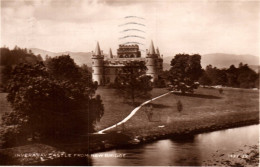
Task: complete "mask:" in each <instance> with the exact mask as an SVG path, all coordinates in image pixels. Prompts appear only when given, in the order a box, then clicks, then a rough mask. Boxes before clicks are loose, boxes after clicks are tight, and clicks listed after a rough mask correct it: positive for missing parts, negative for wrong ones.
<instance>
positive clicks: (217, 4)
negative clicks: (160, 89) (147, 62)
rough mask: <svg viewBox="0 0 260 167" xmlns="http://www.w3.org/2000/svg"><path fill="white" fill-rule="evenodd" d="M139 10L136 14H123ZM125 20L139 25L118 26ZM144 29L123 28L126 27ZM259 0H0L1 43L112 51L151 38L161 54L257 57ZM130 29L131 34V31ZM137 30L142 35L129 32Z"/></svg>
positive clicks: (259, 49) (54, 49)
mask: <svg viewBox="0 0 260 167" xmlns="http://www.w3.org/2000/svg"><path fill="white" fill-rule="evenodd" d="M126 16H138V17H141V18H143V19H140V18H134V19H133V18H125V17H126ZM127 22H138V23H141V24H143V25H145V26H141V25H127V26H120V25H122V24H124V23H127ZM127 28H130V29H140V30H142V31H144V32H137V31H136V32H127V33H121V31H122V30H124V29H127ZM259 29H260V1H244V0H243V1H242V0H238V1H237V0H236V1H235V0H228V1H225V0H222V1H216V0H212V1H209V0H150V1H148V0H132V1H130V0H129V1H127V0H1V46H7V47H9V48H13V47H14V46H15V45H17V46H19V47H22V48H25V47H26V48H40V49H44V50H48V51H52V52H62V51H76V52H89V51H94V50H95V47H96V43H97V41H98V42H99V44H100V47H101V49H102V50H103V52H104V53H108V51H109V48H111V49H112V52H113V54H115V53H116V49H117V48H118V44H120V43H123V42H127V41H138V42H140V43H143V44H144V45H140V48H141V49H144V50H145V49H148V48H149V45H150V42H151V40H153V42H154V45H155V47H159V49H160V52H161V54H163V55H164V56H172V55H174V54H177V53H189V54H193V53H199V54H207V53H229V54H252V55H255V56H258V57H260V32H259ZM131 33H132V34H131ZM126 35H138V36H142V37H144V38H145V39H141V38H127V39H123V40H120V39H119V38H120V37H123V36H126Z"/></svg>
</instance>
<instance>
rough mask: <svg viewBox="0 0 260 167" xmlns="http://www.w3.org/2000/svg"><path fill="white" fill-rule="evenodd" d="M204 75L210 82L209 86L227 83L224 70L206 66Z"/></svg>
mask: <svg viewBox="0 0 260 167" xmlns="http://www.w3.org/2000/svg"><path fill="white" fill-rule="evenodd" d="M206 73H207V75H208V77H209V79H210V80H211V82H212V83H211V85H226V83H227V74H226V70H225V69H218V68H216V67H214V68H213V67H212V65H208V66H207V67H206Z"/></svg>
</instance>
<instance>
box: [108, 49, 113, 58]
mask: <svg viewBox="0 0 260 167" xmlns="http://www.w3.org/2000/svg"><path fill="white" fill-rule="evenodd" d="M108 57H109V58H111V59H112V58H113V54H112V50H111V48H110V49H109V55H108Z"/></svg>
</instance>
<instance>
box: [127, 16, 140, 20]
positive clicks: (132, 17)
mask: <svg viewBox="0 0 260 167" xmlns="http://www.w3.org/2000/svg"><path fill="white" fill-rule="evenodd" d="M129 18H138V19H143V20H144V18H142V17H138V16H126V17H125V19H129Z"/></svg>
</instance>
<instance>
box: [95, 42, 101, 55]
mask: <svg viewBox="0 0 260 167" xmlns="http://www.w3.org/2000/svg"><path fill="white" fill-rule="evenodd" d="M95 55H101V50H100V47H99V43H98V42H97V46H96V51H95Z"/></svg>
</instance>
